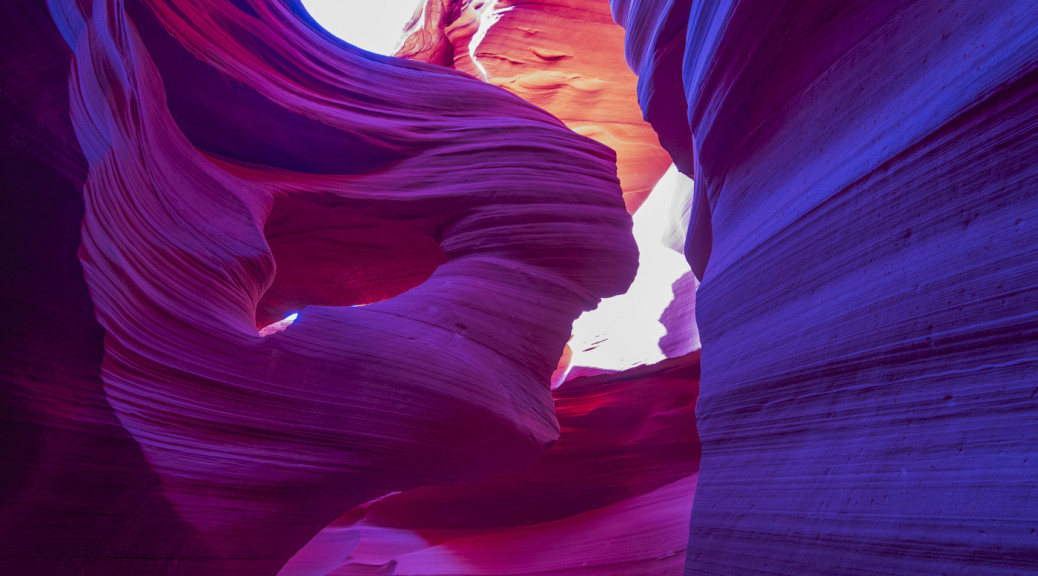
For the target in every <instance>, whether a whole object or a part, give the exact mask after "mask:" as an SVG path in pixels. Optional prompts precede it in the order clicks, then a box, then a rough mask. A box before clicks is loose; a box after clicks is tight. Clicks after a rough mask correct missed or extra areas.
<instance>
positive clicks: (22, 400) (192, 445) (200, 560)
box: [4, 0, 687, 574]
mask: <svg viewBox="0 0 1038 576" xmlns="http://www.w3.org/2000/svg"><path fill="white" fill-rule="evenodd" d="M49 7H50V12H51V15H50V16H51V17H52V18H53V20H54V22H55V23H56V24H57V25H58V29H59V30H60V34H61V37H60V38H59V37H58V36H57V34H56V33H55V31H54V29H53V27H50V26H51V25H49V24H46V20H45V19H44V18H46V15H45V14H42V13H41V12H40V11H39V10H38V9H35V8H29V7H21V6H20V7H19V10H21V12H23V13H26V14H27V17H26V21H27V22H28V24H26V25H27V26H36V27H38V28H40V29H42V30H43V35H42V36H41V39H39V40H29V42H28V46H32V47H39V48H38V49H39V52H40V53H41V54H42V55H41V56H38V58H39V59H40V60H42V61H43V62H42V65H45V66H47V67H49V68H47V67H45V68H44V69H45V70H46V71H47V72H53V74H49V75H48V76H46V79H47V81H48V82H49V84H47V87H48V89H49V90H56V91H57V92H48V93H47V97H49V98H53V100H54V102H53V103H52V104H51V106H52V108H51V109H44V110H43V111H42V112H40V113H39V114H36V115H35V116H33V118H34V119H35V118H39V119H40V120H38V122H39V125H37V126H34V128H35V129H40V127H41V126H44V127H50V125H51V124H53V126H54V127H55V129H56V130H57V132H58V134H59V135H60V138H54V139H52V140H48V144H49V145H50V146H51V147H52V148H56V149H58V150H59V151H60V152H61V153H63V154H66V155H67V156H69V159H68V160H67V161H66V160H65V159H63V158H61V157H59V158H57V159H55V160H53V161H54V162H55V164H56V165H57V166H58V167H60V168H62V169H64V171H63V172H59V174H58V179H59V180H60V186H61V188H60V189H61V190H62V191H63V193H67V192H69V191H70V190H76V189H80V190H81V191H80V192H78V193H77V195H79V194H81V197H82V198H83V199H84V201H85V202H84V205H83V208H82V210H83V212H82V238H81V245H80V247H79V249H78V257H79V260H80V262H81V264H82V272H81V273H82V274H83V276H84V277H85V281H86V283H85V286H84V285H83V284H82V280H80V279H78V278H77V274H76V272H75V267H74V262H73V261H72V260H70V259H69V256H70V255H71V254H70V253H69V252H68V250H67V248H68V246H67V245H62V248H61V250H59V252H60V254H61V257H60V259H59V261H60V262H62V266H64V268H63V269H64V270H67V271H68V274H67V275H68V277H69V278H72V279H73V280H74V284H73V285H70V286H69V288H68V290H69V296H68V298H71V299H74V300H75V302H77V306H78V308H77V310H81V311H86V310H89V306H90V305H89V303H88V302H87V301H86V300H85V298H84V296H85V295H86V290H88V291H89V297H90V300H89V302H92V304H93V313H94V315H96V318H97V320H98V323H99V327H98V326H97V325H94V324H92V323H90V322H89V321H88V320H87V316H86V314H80V315H78V316H76V317H75V318H76V320H77V322H78V323H77V324H75V325H74V328H75V329H76V330H78V331H79V335H80V336H82V337H83V338H84V340H78V339H75V340H73V343H72V345H70V346H69V347H68V348H69V349H68V350H65V349H61V345H62V342H61V340H60V339H59V340H57V341H55V342H54V345H55V346H56V347H57V348H58V350H57V351H56V352H55V355H54V356H48V354H45V353H43V352H42V350H44V348H45V347H44V340H45V338H46V335H45V334H42V335H41V336H40V338H36V339H29V340H30V341H29V342H23V343H21V344H20V345H19V348H18V351H20V352H22V353H24V354H29V355H31V356H30V360H29V361H28V362H25V363H21V360H19V359H16V358H15V357H14V356H12V357H11V358H8V360H10V361H11V362H10V364H7V363H5V368H7V367H12V368H7V369H9V370H10V371H11V372H10V373H11V375H12V381H13V383H14V384H15V385H14V386H13V387H11V388H7V389H5V393H12V394H13V395H14V397H13V398H12V399H11V401H10V402H5V407H6V408H10V410H11V411H12V414H11V418H10V419H9V420H6V422H11V424H10V425H11V426H12V429H13V430H14V431H15V432H16V435H17V436H18V437H19V438H25V439H28V440H30V441H31V443H28V444H26V445H25V447H24V448H23V449H22V450H23V453H20V454H19V458H18V462H19V465H21V466H24V467H25V468H26V472H25V473H24V474H23V475H21V476H18V475H16V476H14V480H13V483H14V489H15V491H16V495H17V499H16V500H14V501H13V503H12V504H11V505H10V506H9V507H7V508H5V511H6V512H8V514H5V522H4V529H5V531H8V532H10V538H7V539H5V543H4V544H5V546H10V547H11V548H10V550H7V551H5V553H4V559H5V560H4V561H5V564H7V565H9V566H11V567H12V568H11V569H12V570H15V571H16V572H18V573H48V572H49V573H63V572H74V573H97V574H144V573H147V574H160V573H191V574H224V573H228V574H241V573H250V574H273V573H275V572H277V570H278V569H280V568H281V567H282V565H283V564H284V563H285V562H286V561H287V560H288V559H289V558H290V557H291V556H292V555H293V554H294V553H295V552H297V551H298V550H299V548H300V547H301V546H302V545H303V544H305V543H306V541H307V540H308V539H309V538H311V537H312V536H313V535H314V534H316V533H317V532H318V531H319V530H320V529H321V528H323V527H324V526H325V525H326V524H328V522H330V521H331V520H333V519H334V518H336V517H337V516H339V515H340V514H342V513H343V512H344V511H346V510H349V509H350V508H351V507H352V506H355V505H358V504H361V503H363V502H365V501H368V500H371V499H373V498H375V497H377V496H381V495H384V494H386V493H387V492H391V491H394V490H403V489H407V488H412V487H416V486H422V485H428V484H439V483H448V482H454V481H457V480H459V479H477V478H481V477H486V476H489V475H490V474H492V473H494V472H498V471H501V470H507V469H517V468H522V467H524V466H526V465H527V464H529V463H530V462H531V461H533V460H535V459H536V458H538V457H539V456H540V455H541V454H542V452H543V451H544V450H545V449H546V448H547V447H548V446H550V445H551V444H552V443H553V442H555V441H556V439H557V438H558V425H557V422H556V419H555V414H554V404H553V400H552V396H551V392H550V390H549V388H548V383H549V379H550V376H551V374H552V371H553V370H554V369H555V367H556V364H557V360H558V357H559V355H560V353H561V352H562V349H563V346H564V345H565V343H566V340H567V339H568V338H569V335H570V332H569V330H570V324H571V323H572V321H573V319H574V318H575V317H576V316H577V315H579V314H580V313H581V312H582V311H584V310H587V309H589V308H592V307H594V306H595V305H596V303H597V302H598V300H599V299H600V298H602V297H606V296H611V295H615V294H618V293H621V292H623V291H624V290H625V289H626V287H627V285H628V284H629V283H630V281H631V278H632V277H633V275H634V270H635V267H636V265H637V259H636V249H635V245H634V242H633V239H632V238H631V233H630V229H631V219H630V216H629V215H628V214H627V212H626V210H625V206H624V202H623V198H622V196H621V190H620V187H619V185H618V182H617V179H616V175H615V174H616V172H615V164H614V155H613V152H612V151H611V150H609V149H608V148H606V147H605V146H602V145H601V144H598V143H596V142H594V141H592V140H590V139H587V138H585V137H583V136H580V135H579V134H576V133H574V132H572V131H570V130H568V129H567V128H566V127H565V126H564V125H563V124H562V123H560V122H559V121H558V120H556V119H555V118H554V117H552V116H551V115H549V114H547V113H545V112H544V111H542V110H541V109H539V108H537V107H535V106H533V105H530V104H528V103H526V102H524V101H523V100H521V99H519V98H516V97H514V96H512V95H510V94H508V93H507V92H505V91H502V90H500V89H498V88H496V87H494V86H491V85H489V84H486V83H484V82H482V81H480V80H477V79H473V78H471V77H468V76H466V75H464V74H460V73H457V72H454V71H451V70H448V69H445V68H442V67H439V66H433V65H429V64H423V63H416V62H409V61H406V60H400V59H390V58H386V57H379V56H374V55H371V54H368V53H364V52H362V51H360V50H357V49H355V48H353V47H351V46H348V45H345V44H343V43H341V42H338V41H334V40H333V39H331V38H328V37H326V36H324V35H322V34H319V33H318V32H317V30H316V29H315V28H313V27H311V26H308V25H307V24H306V23H305V22H304V21H303V20H302V19H301V18H300V16H299V14H296V13H293V12H292V10H293V9H294V10H299V7H298V6H284V5H281V4H280V3H268V2H251V3H243V2H239V3H211V2H203V1H201V0H199V1H190V0H189V1H178V2H165V1H163V0H158V1H155V2H147V3H141V2H127V3H123V2H120V1H115V0H111V1H101V0H98V1H96V2H92V3H91V2H75V1H72V0H69V1H62V0H56V1H55V2H52V3H50V6H49ZM30 29H31V28H30ZM62 38H63V40H64V43H65V44H66V45H67V46H68V48H67V49H66V48H63V47H62V46H61V39H62ZM45 56H46V57H45ZM70 56H71V66H69V61H70V60H69V58H70ZM66 67H67V68H66ZM66 71H67V72H66ZM25 75H26V76H27V77H30V78H32V77H33V76H32V74H30V73H29V72H26V73H25ZM63 75H64V76H65V78H66V79H60V78H61V76H63ZM66 82H67V83H66ZM11 85H12V86H14V87H17V88H19V89H21V90H22V91H21V92H20V93H18V94H20V95H24V98H23V100H20V101H19V102H18V104H17V105H18V106H22V107H24V108H28V109H30V110H32V111H34V112H38V111H39V110H38V109H39V108H44V107H45V105H46V103H43V104H40V103H34V102H31V101H30V98H29V95H31V93H32V90H33V89H34V88H35V86H31V87H24V86H19V85H18V83H17V81H16V80H12V81H11ZM416 86H420V87H421V89H420V90H416V89H415V87H416ZM56 94H68V95H69V97H68V101H67V102H68V104H67V108H65V106H66V104H65V99H64V97H62V96H57V95H56ZM66 110H67V112H66ZM69 120H71V122H70V123H69ZM44 122H47V124H45V123H44ZM73 132H74V137H75V141H78V148H79V149H80V150H81V154H82V156H79V154H80V153H79V152H76V151H75V148H76V147H77V146H75V145H74V144H73ZM70 145H71V146H72V148H71V150H70ZM31 150H32V151H33V152H32V153H30V154H27V156H29V157H30V159H31V160H34V161H40V160H42V161H44V163H45V162H46V161H48V160H50V159H48V158H47V153H46V146H43V145H40V146H37V147H36V148H32V149H31ZM84 159H85V162H84V161H83V160H84ZM22 170H24V171H25V173H26V174H29V175H30V176H32V177H34V178H37V179H38V180H39V181H41V182H43V183H44V184H46V178H47V172H48V170H47V169H40V170H37V171H35V172H34V171H33V170H34V168H33V167H32V166H27V167H22ZM51 178H52V179H53V178H54V177H53V176H52V177H51ZM28 179H29V176H26V177H23V180H28ZM26 188H29V189H31V188H32V187H31V186H27V187H26ZM47 193H50V192H49V190H48V191H47ZM61 198H62V202H66V203H70V202H72V201H71V200H69V199H68V198H67V197H65V196H61ZM71 205H72V206H75V203H72V204H71ZM73 212H75V210H73ZM78 216H79V215H78V214H73V215H72V216H71V217H66V218H64V219H63V220H61V222H62V223H63V224H67V223H69V222H73V223H74V222H75V220H77V219H78ZM78 228H79V226H78V224H74V229H78ZM25 233H26V234H31V231H28V230H27V231H25ZM63 233H64V234H66V236H74V235H75V232H72V233H71V234H69V231H68V230H64V231H63ZM21 264H23V265H24V267H25V268H26V269H28V270H31V271H34V272H36V273H38V274H39V275H40V277H41V279H42V280H44V281H45V280H47V274H48V272H47V271H46V270H45V269H44V268H43V267H41V266H40V265H39V263H37V262H33V261H32V260H31V259H26V261H25V262H22V263H21ZM50 274H51V277H54V275H55V274H54V273H53V272H50ZM19 289H20V288H19ZM19 294H20V295H21V296H25V297H29V298H30V304H31V305H35V304H32V302H31V295H29V294H28V293H27V292H26V291H22V292H19ZM302 306H306V307H305V308H301V307H302ZM44 310H46V308H44ZM294 313H298V317H297V318H292V319H289V320H285V321H283V322H279V323H277V324H276V325H275V326H273V327H268V326H267V325H268V324H269V323H270V322H272V321H275V320H280V319H281V318H283V317H286V316H290V314H294ZM87 314H88V313H87ZM31 320H32V319H30V318H26V319H24V321H20V322H19V323H18V324H17V325H18V326H20V327H27V326H28V325H29V322H30V321H31ZM42 320H47V319H46V318H43V319H42ZM292 320H294V322H293V321H292ZM49 328H50V329H51V330H53V331H54V332H55V333H57V334H64V332H62V330H60V329H55V328H56V327H55V323H54V322H51V323H50V325H49ZM102 329H103V341H102V340H101V334H102V332H101V330H102ZM83 342H88V343H90V344H89V345H84V350H82V351H80V350H78V349H77V348H76V347H77V346H80V345H81V344H82V343H83ZM26 345H29V346H33V345H35V346H38V347H39V348H32V347H25V346H26ZM73 352H74V353H75V354H76V355H78V356H77V358H76V364H75V365H74V366H75V367H74V372H73V375H74V376H75V378H77V379H78V380H75V382H76V384H75V386H72V387H71V389H69V384H70V382H68V381H66V380H67V378H66V379H61V378H57V379H53V380H51V379H47V380H46V382H45V384H46V386H48V390H49V392H50V394H47V393H46V392H43V391H42V390H40V388H41V383H40V381H39V380H40V378H39V375H40V374H41V371H40V370H39V369H38V368H36V367H34V366H32V365H31V364H32V363H34V362H46V361H48V360H47V359H48V358H51V359H52V360H51V361H53V360H59V366H61V365H62V364H61V363H60V359H61V358H63V357H64V356H63V355H65V354H71V353H73ZM16 354H17V352H16ZM102 354H103V360H102ZM16 360H18V361H16ZM41 395H42V396H43V397H42V398H41V397H38V396H41ZM686 401H687V398H686ZM65 436H71V437H72V438H71V439H70V438H66V437H65ZM59 440H60V441H67V442H68V446H67V447H65V446H53V443H54V442H57V441H59ZM59 456H64V457H65V459H64V460H65V461H63V462H62V461H60V460H61V459H60V458H59ZM77 475H80V476H79V477H78V478H77ZM124 481H125V484H123V482H124ZM55 484H56V485H58V486H61V487H63V488H64V492H57V493H54V485H55ZM142 501H143V503H142ZM44 503H45V504H44ZM54 508H58V509H60V508H67V509H69V510H70V512H69V514H70V515H71V517H72V518H73V520H71V521H70V522H71V523H72V524H74V526H73V527H72V528H70V529H69V538H68V540H69V542H65V541H60V540H59V541H57V542H49V548H50V549H47V548H48V542H47V538H46V537H45V536H44V535H43V534H44V532H45V531H46V530H48V529H50V528H49V526H48V525H49V524H51V523H55V522H57V523H58V524H61V523H62V520H61V518H62V517H61V516H60V513H58V512H56V511H55V512H49V511H48V510H51V509H54ZM84 516H85V517H86V518H83V517H84ZM106 528H108V529H107V530H106ZM19 543H21V546H20V547H19V548H16V547H17V546H18V544H19ZM8 561H9V562H8Z"/></svg>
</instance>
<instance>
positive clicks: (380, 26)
mask: <svg viewBox="0 0 1038 576" xmlns="http://www.w3.org/2000/svg"><path fill="white" fill-rule="evenodd" d="M421 4H422V5H424V2H423V3H421ZM419 5H420V3H419V0H379V1H377V2H372V1H370V0H303V7H304V8H306V11H307V12H309V13H310V16H312V17H313V19H314V20H316V21H317V23H318V24H320V25H321V27H322V28H324V29H325V30H327V31H329V32H331V33H332V34H334V35H335V36H337V37H339V38H342V39H343V40H345V41H347V42H349V43H350V44H353V45H354V46H357V47H358V48H363V49H364V50H367V51H369V52H375V53H376V54H384V55H386V56H392V55H393V53H394V52H396V49H397V48H398V47H399V46H400V43H401V41H402V40H403V32H404V27H405V26H406V25H407V22H408V20H410V19H411V16H413V15H414V13H415V10H416V9H417V8H419Z"/></svg>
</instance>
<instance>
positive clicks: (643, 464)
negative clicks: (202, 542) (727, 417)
mask: <svg viewBox="0 0 1038 576" xmlns="http://www.w3.org/2000/svg"><path fill="white" fill-rule="evenodd" d="M698 375H699V353H698V352H694V353H692V354H689V355H687V356H684V357H680V358H672V359H668V360H665V361H663V362H660V363H658V364H655V365H651V366H641V367H638V368H634V369H631V370H626V371H624V372H621V373H616V374H607V375H599V376H591V377H578V378H571V379H569V380H567V381H566V382H565V383H564V384H563V385H562V386H561V387H559V388H558V389H556V390H555V391H554V394H553V395H554V398H555V410H556V414H557V416H558V419H559V425H560V429H561V434H560V439H559V441H558V443H556V444H555V445H554V446H552V449H551V450H550V451H548V452H545V453H544V454H543V455H542V456H541V457H539V458H538V459H537V460H535V461H534V462H533V463H532V465H531V466H530V467H529V468H526V469H524V470H520V471H515V472H511V473H505V474H501V475H497V476H494V477H492V478H488V479H484V480H477V481H470V482H463V483H460V484H456V485H453V486H443V487H423V488H417V489H414V490H409V491H405V492H401V493H397V494H391V495H388V496H386V497H384V498H380V499H377V500H375V501H372V502H368V503H366V504H364V505H362V506H359V507H357V508H356V509H354V510H351V511H350V512H348V513H346V514H344V515H343V516H342V517H341V518H339V519H338V520H336V521H335V522H333V523H332V524H331V525H329V526H328V527H327V528H326V529H325V530H323V531H322V532H321V533H320V534H319V535H318V536H316V537H315V538H314V539H313V540H311V541H310V542H309V543H308V544H307V545H306V546H304V547H303V548H302V549H301V550H300V552H299V553H298V554H297V555H296V556H295V557H294V558H293V559H292V561H290V562H289V563H288V564H287V565H286V566H285V568H284V569H283V570H282V571H281V572H280V576H300V575H303V574H307V575H324V574H328V575H340V574H355V573H367V572H363V570H372V571H374V570H376V569H378V568H379V567H385V568H386V569H387V570H388V569H389V568H390V567H391V568H392V569H393V574H396V575H398V576H404V575H409V574H425V575H431V574H438V575H448V574H472V575H476V574H482V575H488V576H492V575H501V574H531V575H532V574H585V575H592V574H595V575H616V574H630V575H636V574H679V573H680V572H681V567H682V565H683V563H684V550H685V544H686V542H687V536H688V508H689V507H690V506H691V503H692V500H693V498H694V495H695V480H696V471H697V468H698V463H699V440H698V437H697V436H696V431H695V415H694V410H695V401H696V395H697V392H698V389H697V381H698Z"/></svg>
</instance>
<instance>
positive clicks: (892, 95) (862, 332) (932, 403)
mask: <svg viewBox="0 0 1038 576" xmlns="http://www.w3.org/2000/svg"><path fill="white" fill-rule="evenodd" d="M613 10H614V14H615V15H616V18H617V21H618V22H621V23H622V24H624V25H625V26H626V27H627V31H628V33H627V56H628V61H629V62H630V64H631V66H632V68H634V69H635V70H636V71H637V72H638V74H639V77H640V79H639V98H640V102H641V104H642V106H643V108H644V109H645V113H646V117H647V118H648V119H649V120H650V121H651V122H652V123H653V125H654V127H655V128H656V130H657V131H658V132H659V133H660V139H661V141H662V142H663V143H664V145H665V146H666V148H667V149H668V151H670V153H671V154H672V155H673V156H674V160H675V162H676V163H677V164H678V166H679V167H681V168H682V169H683V170H684V171H685V172H686V173H688V174H693V173H694V175H695V178H696V206H695V207H694V208H693V211H692V222H691V227H690V231H689V237H688V242H689V244H688V249H687V256H688V257H689V259H690V262H691V263H692V265H693V269H694V270H695V271H696V272H697V274H698V275H699V276H701V278H702V285H701V287H700V290H699V292H698V294H697V303H696V305H697V314H698V324H699V330H700V335H701V338H702V342H703V351H702V395H701V397H700V400H699V408H698V415H699V421H698V423H699V433H700V436H701V438H702V442H703V459H702V464H701V473H700V481H699V484H698V487H697V491H696V499H695V504H694V507H693V510H692V522H691V533H690V540H689V549H688V562H687V566H686V573H687V574H711V575H722V574H730V575H733V576H746V575H750V574H790V575H803V574H826V575H833V574H855V575H861V574H877V575H879V574H1000V575H1001V574H1025V573H1027V574H1033V573H1035V570H1036V564H1035V558H1038V533H1036V531H1035V530H1036V529H1035V527H1036V526H1038V500H1035V498H1034V494H1035V493H1036V491H1038V473H1036V472H1038V470H1036V461H1035V460H1036V459H1035V453H1036V450H1038V426H1036V424H1038V422H1036V414H1038V399H1036V388H1035V386H1036V383H1038V329H1036V326H1038V312H1036V311H1038V260H1036V259H1035V246H1036V245H1038V226H1036V222H1038V185H1036V182H1038V163H1036V162H1035V150H1036V149H1038V9H1036V7H1035V5H1034V3H1032V2H1027V1H1021V2H997V3H992V2H966V1H954V2H930V1H922V2H916V3H912V4H910V5H909V4H903V3H896V2H875V3H873V2H845V3H838V4H834V3H831V2H824V1H812V2H801V1H797V2H768V3H759V2H732V3H728V4H723V5H721V4H702V3H701V4H696V5H695V6H691V3H690V2H687V1H686V2H665V1H656V2H649V1H647V2H639V1H636V0H631V1H626V2H625V1H614V2H613ZM682 78H683V79H684V81H682Z"/></svg>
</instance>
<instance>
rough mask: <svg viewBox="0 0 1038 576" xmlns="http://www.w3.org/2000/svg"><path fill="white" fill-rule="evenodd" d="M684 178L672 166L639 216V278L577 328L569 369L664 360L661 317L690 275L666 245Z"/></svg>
mask: <svg viewBox="0 0 1038 576" xmlns="http://www.w3.org/2000/svg"><path fill="white" fill-rule="evenodd" d="M680 178H682V176H681V175H680V174H679V173H678V171H677V168H675V167H674V166H673V165H672V166H671V167H670V169H669V170H667V172H666V174H664V175H663V177H662V178H660V181H659V182H658V183H657V184H656V187H655V188H653V190H652V193H651V194H649V198H648V199H647V200H646V201H645V203H644V204H642V206H641V208H639V209H638V211H637V212H635V214H634V239H635V241H636V242H637V243H638V251H639V253H640V255H639V257H638V275H637V276H636V277H635V279H634V283H633V284H631V288H630V290H628V291H627V293H626V294H622V295H620V296H615V297H613V298H608V299H606V300H603V301H602V303H601V304H599V305H598V308H597V309H595V310H592V311H590V312H585V313H584V314H582V315H581V316H580V318H577V320H576V322H574V323H573V339H572V340H571V341H570V343H569V346H570V348H571V349H572V350H573V359H572V361H571V362H570V365H571V366H587V367H593V368H601V369H604V370H625V369H627V368H632V367H634V366H638V365H641V364H655V363H656V362H659V361H661V360H664V359H666V356H665V355H664V354H663V351H662V350H660V347H659V340H660V338H662V337H663V335H664V334H666V333H667V330H666V328H664V327H663V324H661V323H660V316H661V315H662V314H663V310H664V309H665V308H666V307H667V305H668V304H670V302H671V300H673V299H674V293H673V289H672V287H671V285H672V284H673V283H674V282H675V281H677V279H678V278H679V277H681V276H682V275H683V274H685V273H686V272H688V262H686V261H685V257H684V256H683V255H681V254H680V253H678V252H675V251H674V250H672V249H671V248H669V247H668V246H667V245H665V244H664V242H665V239H664V234H665V233H667V232H668V230H667V229H666V227H665V226H663V225H661V223H665V222H667V221H668V220H669V219H670V212H671V211H672V210H673V205H674V196H675V193H676V192H677V190H678V189H679V186H680Z"/></svg>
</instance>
